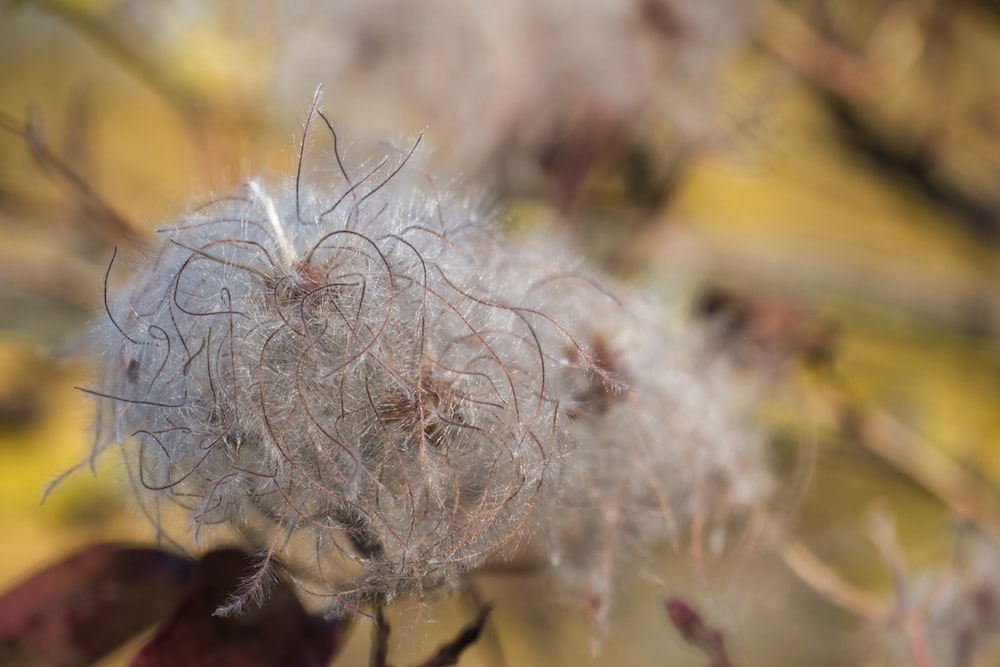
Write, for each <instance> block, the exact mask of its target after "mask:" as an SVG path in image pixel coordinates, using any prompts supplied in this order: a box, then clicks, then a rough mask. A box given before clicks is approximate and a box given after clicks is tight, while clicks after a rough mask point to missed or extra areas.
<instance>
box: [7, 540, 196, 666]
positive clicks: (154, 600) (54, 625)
mask: <svg viewBox="0 0 1000 667" xmlns="http://www.w3.org/2000/svg"><path fill="white" fill-rule="evenodd" d="M193 574H194V564H193V563H191V562H190V561H188V560H186V559H184V558H181V557H179V556H174V555H171V554H168V553H165V552H163V551H159V550H157V549H148V548H132V547H124V546H120V545H110V544H102V545H97V546H92V547H89V548H87V549H84V550H83V551H80V552H78V553H76V554H74V555H73V556H70V557H69V558H67V559H65V560H63V561H61V562H59V563H56V564H55V565H52V566H50V567H48V568H46V569H45V570H42V571H41V572H39V573H38V574H36V575H34V576H33V577H31V578H29V579H28V580H27V581H25V582H24V583H22V584H20V585H19V586H17V587H15V588H13V589H11V590H9V591H7V592H6V593H4V594H3V595H0V664H2V665H16V666H19V667H21V666H25V667H26V666H33V665H39V666H42V665H44V666H45V667H76V666H80V667H82V666H83V665H89V664H91V663H92V662H94V661H96V660H98V659H99V658H101V657H102V656H103V655H105V654H107V653H108V652H110V651H111V650H112V649H114V648H115V647H117V646H118V645H120V644H122V643H123V642H125V641H126V640H127V639H129V638H130V637H132V636H133V635H135V634H137V633H138V632H139V631H140V630H142V629H143V628H145V627H147V626H149V625H152V624H153V623H155V622H156V621H158V620H160V619H163V618H165V617H167V615H169V613H170V611H171V609H173V608H174V606H175V605H176V604H177V602H178V600H180V598H181V596H182V595H183V593H184V590H185V588H186V584H187V582H188V581H189V580H190V579H191V578H192V577H193Z"/></svg>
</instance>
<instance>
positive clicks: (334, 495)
mask: <svg viewBox="0 0 1000 667" xmlns="http://www.w3.org/2000/svg"><path fill="white" fill-rule="evenodd" d="M320 121H322V122H323V123H324V124H325V127H326V129H327V130H328V131H329V135H328V136H329V138H330V139H331V140H332V141H331V143H332V152H333V158H332V159H331V160H330V161H331V162H333V163H335V164H336V172H335V176H336V179H337V180H338V181H339V184H331V183H330V177H329V174H328V173H325V172H323V171H322V170H321V169H316V170H313V169H309V168H307V166H306V164H305V161H304V159H303V158H304V155H305V153H306V152H307V151H306V146H307V143H308V140H309V139H310V133H309V126H310V124H316V123H319V122H320ZM337 141H338V140H337V135H336V133H335V132H334V131H333V128H332V126H331V125H330V124H329V122H328V121H327V119H326V117H325V116H324V115H323V114H322V112H320V111H318V110H317V109H316V107H315V105H314V107H313V110H312V111H311V112H310V115H309V120H308V121H307V125H306V131H305V133H304V135H303V140H302V144H301V146H300V160H299V165H298V170H297V173H296V178H295V180H294V182H293V183H291V184H290V185H288V186H287V187H285V188H284V189H277V190H275V189H269V188H266V187H265V186H263V185H261V184H260V183H258V182H251V183H249V184H248V185H247V186H246V187H245V188H244V189H243V191H241V192H240V193H238V194H237V195H236V196H233V197H229V198H221V199H216V200H213V201H211V202H210V203H208V204H206V205H204V206H202V207H200V208H198V209H197V210H196V211H194V212H193V213H191V214H190V215H188V216H185V217H184V218H183V219H182V220H180V221H178V222H177V223H174V224H172V225H170V226H167V227H164V228H162V229H161V230H160V235H161V237H162V238H163V241H162V243H161V245H160V246H159V248H157V249H156V250H155V251H154V252H153V254H152V255H151V257H150V258H149V259H148V260H145V264H144V266H142V267H141V268H140V269H139V270H138V271H137V272H136V273H135V274H134V275H132V276H130V277H128V278H127V279H125V280H122V279H120V276H119V274H120V271H119V268H118V263H117V262H116V261H114V260H113V261H112V265H111V266H110V267H109V269H108V276H107V280H106V283H107V284H106V291H105V304H106V310H107V317H106V318H105V321H104V322H103V323H102V324H101V325H100V326H99V327H98V328H97V330H96V335H95V339H96V340H97V341H98V344H99V346H100V347H101V348H102V354H103V359H104V365H103V368H104V373H103V377H102V380H101V383H100V385H99V386H97V387H95V388H91V389H88V391H89V392H90V393H92V394H94V395H95V396H98V397H100V398H101V399H103V400H102V402H101V405H102V410H101V418H100V420H99V424H100V429H101V432H100V434H99V437H98V448H99V449H103V448H105V447H107V446H109V445H111V444H113V443H121V444H122V446H123V451H124V453H125V460H126V462H127V467H128V470H129V475H130V477H131V480H132V483H133V486H134V487H135V489H136V492H137V495H138V497H139V499H140V501H141V502H142V504H143V506H144V507H145V509H146V511H147V513H148V514H149V515H150V516H151V517H153V519H154V521H156V522H157V525H158V527H160V528H164V529H166V522H165V521H164V520H163V519H162V518H161V517H162V516H163V515H164V510H165V509H166V507H167V506H170V505H178V506H180V507H181V508H182V509H183V511H184V512H185V513H186V516H187V518H188V520H189V522H190V530H191V532H192V533H193V536H194V539H195V541H199V540H200V539H201V538H203V537H206V536H208V535H209V534H210V533H213V532H215V529H216V528H218V527H221V528H222V529H223V531H224V530H228V529H232V528H236V529H237V530H239V531H240V532H241V533H242V534H243V535H244V536H245V538H246V539H247V540H248V541H249V543H250V545H251V546H252V547H253V548H255V549H258V550H259V552H260V562H259V568H258V573H257V574H256V575H255V576H253V577H250V578H249V579H248V580H247V581H246V582H245V586H244V587H243V589H242V590H241V591H239V592H238V593H237V594H236V595H235V596H234V598H233V600H232V601H231V604H229V605H227V606H226V607H225V608H224V609H223V611H236V610H239V609H240V608H241V606H242V605H243V603H244V602H246V601H247V600H250V599H256V598H258V597H259V596H261V595H263V594H264V593H266V590H267V586H268V581H270V580H271V579H272V578H273V576H274V575H275V572H276V571H279V570H280V571H284V572H287V573H288V574H290V575H291V576H292V577H293V578H295V580H296V581H297V583H298V584H299V586H300V588H301V589H302V590H303V592H305V593H308V594H312V595H316V596H319V597H320V598H322V601H323V604H324V606H325V607H326V608H327V610H328V611H330V612H331V613H334V614H344V613H352V612H355V611H357V610H358V609H359V608H360V607H362V606H363V605H365V604H366V603H368V602H375V603H382V602H384V601H386V600H389V599H391V598H393V597H395V596H397V595H400V594H416V595H422V594H423V593H424V592H426V591H429V590H432V589H435V588H437V587H439V586H442V585H452V586H454V585H458V584H459V583H460V582H461V580H462V577H463V575H464V574H466V573H467V572H469V571H472V570H474V569H477V568H479V567H482V566H485V565H489V564H491V563H493V562H496V561H497V560H498V559H501V558H503V557H506V556H508V555H510V554H512V553H513V552H514V551H515V550H517V549H518V548H522V547H523V546H524V545H525V543H526V542H527V541H528V540H529V539H533V541H534V544H536V545H538V544H540V545H542V548H543V550H544V553H545V555H546V556H547V557H549V559H550V560H553V561H557V562H558V561H560V560H561V557H562V555H563V554H565V553H567V552H570V551H571V552H573V553H575V554H578V555H575V556H574V557H573V559H572V561H573V562H574V563H575V564H577V565H579V566H582V567H584V568H585V569H586V570H587V571H588V572H589V573H590V574H589V576H588V577H586V578H585V579H586V581H587V582H588V587H589V589H590V590H589V592H590V594H591V595H592V596H593V598H594V599H596V600H597V602H598V604H597V609H598V611H599V612H600V615H603V613H604V611H606V608H607V601H608V600H609V599H610V597H611V588H612V582H613V578H614V576H615V570H616V568H614V567H612V565H613V564H614V562H615V561H617V559H618V555H619V554H621V553H624V552H630V553H632V554H633V555H634V554H636V553H640V552H642V545H645V544H648V543H649V542H651V541H662V540H664V539H667V538H670V537H673V538H676V537H677V535H678V532H679V531H678V526H679V525H680V524H681V522H684V523H685V524H686V523H687V522H689V521H691V522H697V524H698V525H699V526H701V525H702V524H703V523H705V522H707V521H710V520H712V519H713V518H718V517H720V516H725V515H726V514H728V512H729V511H730V510H732V509H734V508H737V509H745V508H747V507H749V506H751V505H753V504H755V503H757V502H758V501H759V500H760V499H761V498H762V497H763V496H764V495H765V494H766V490H767V486H768V485H767V479H766V474H765V473H764V471H763V467H762V464H761V462H760V456H759V455H760V448H759V442H758V440H757V438H756V437H755V435H754V433H753V431H752V430H749V429H747V428H746V427H745V423H744V422H743V420H742V419H741V418H740V415H739V413H738V411H737V410H736V409H735V401H734V399H733V397H732V396H731V389H730V388H729V387H728V385H727V383H726V380H725V372H724V371H725V366H724V364H722V365H720V364H717V363H714V362H712V361H711V360H710V359H708V358H707V357H706V356H705V355H706V354H707V352H705V351H704V350H702V351H699V346H698V345H697V343H696V342H695V340H694V339H693V338H691V336H690V335H688V334H686V333H684V332H683V331H682V330H679V329H678V326H677V324H676V322H673V323H672V322H671V320H670V318H669V317H667V316H666V315H665V314H664V313H661V312H659V311H657V310H656V309H655V308H653V307H652V306H651V305H650V304H649V303H646V302H645V301H644V300H642V299H640V298H637V297H632V296H628V295H627V294H626V293H624V292H621V294H620V295H618V296H616V295H615V292H616V291H619V290H616V289H614V288H612V287H610V286H606V285H602V284H601V283H600V282H599V281H598V280H597V279H596V278H595V277H593V276H591V275H589V274H588V273H587V272H585V271H583V270H581V269H579V267H578V266H575V265H578V264H579V260H577V259H574V258H573V257H572V256H571V255H569V254H568V253H567V252H566V251H565V250H564V249H562V248H560V247H558V245H557V244H556V243H555V242H554V241H553V240H548V241H544V240H535V241H534V242H533V243H531V244H528V243H522V244H516V243H512V242H506V241H504V240H502V239H501V238H500V237H499V235H498V233H497V231H496V230H495V229H494V228H493V226H492V225H491V224H490V223H489V221H485V220H481V219H480V216H479V215H478V212H477V211H476V209H475V207H473V206H471V205H469V204H468V203H467V202H465V201H463V200H459V199H457V198H455V197H454V196H451V195H449V194H448V193H447V192H446V193H443V194H441V193H438V191H437V189H436V188H434V187H428V186H421V185H420V183H419V182H417V181H414V176H419V170H416V169H414V168H413V167H414V165H411V164H408V163H409V162H410V161H411V160H413V159H414V157H413V156H414V152H415V150H416V148H417V144H419V139H418V141H417V142H416V143H415V144H414V145H413V146H412V147H411V148H410V149H409V150H408V151H406V152H398V153H392V154H390V155H388V156H386V157H384V158H382V159H381V160H378V161H377V162H374V163H371V164H368V165H363V166H361V167H353V166H352V167H348V166H347V165H346V164H345V162H344V161H343V160H342V157H341V152H340V149H339V146H338V143H337ZM310 152H311V151H310ZM313 172H315V173H313ZM414 172H417V173H416V174H415V173H414ZM119 283H120V284H119ZM165 503H166V504H165ZM584 534H586V535H588V536H589V538H590V539H589V541H590V543H591V544H592V548H582V549H581V548H579V547H580V545H579V544H577V541H578V540H579V539H580V537H581V535H584ZM541 536H544V537H541ZM595 538H596V539H595ZM609 554H612V555H613V557H611V558H609ZM574 571H575V570H574Z"/></svg>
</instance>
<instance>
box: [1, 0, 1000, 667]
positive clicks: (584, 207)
mask: <svg viewBox="0 0 1000 667" xmlns="http://www.w3.org/2000/svg"><path fill="white" fill-rule="evenodd" d="M0 70H2V74H0V233H2V243H0V529H2V531H3V539H2V540H0V588H6V587H7V586H9V585H11V584H13V583H14V582H16V581H18V580H19V579H20V578H22V577H23V576H24V575H25V574H26V573H28V572H31V571H34V570H35V569H37V568H38V567H40V566H41V565H43V564H45V563H47V562H51V561H52V560H53V559H55V558H57V557H60V556H62V555H65V554H67V553H69V552H70V551H72V550H73V549H74V548H78V547H79V546H81V545H84V544H88V543H92V542H97V541H110V540H128V541H143V540H149V539H150V537H151V536H150V531H149V529H148V527H146V526H145V524H144V523H143V522H142V521H139V520H137V519H136V518H135V517H134V516H133V514H132V512H131V508H130V507H129V506H128V503H127V502H126V501H125V500H123V499H122V496H121V495H120V494H119V493H118V490H117V489H116V488H115V483H114V479H115V474H114V470H113V468H114V462H113V461H110V460H109V461H97V462H96V463H94V464H93V465H91V462H89V461H88V460H87V457H88V452H89V448H90V445H91V426H90V419H91V407H92V406H91V405H90V404H89V403H88V401H87V400H86V397H85V396H84V395H83V394H82V393H81V392H79V391H77V390H76V389H74V387H75V386H86V384H87V382H88V380H87V374H88V372H89V369H88V368H87V364H86V360H85V359H82V358H81V356H80V355H79V351H80V350H81V347H82V342H81V339H82V337H83V336H85V334H86V331H87V326H88V322H89V321H90V320H91V318H92V317H93V316H95V315H96V314H98V313H100V311H101V309H102V305H101V286H102V280H103V275H104V271H105V269H106V268H107V265H108V262H109V260H110V257H111V253H112V249H113V247H115V246H136V245H139V244H141V243H143V242H144V240H147V239H149V238H151V232H152V230H153V229H155V228H156V227H157V226H158V225H160V224H162V223H165V222H167V221H169V220H171V219H172V218H174V217H175V216H177V215H178V214H180V213H182V212H183V211H185V210H186V209H188V208H189V207H190V206H191V205H193V204H196V203H200V202H203V201H205V200H206V199H207V198H208V197H209V196H211V195H213V194H217V195H225V194H227V193H229V192H231V191H233V190H234V189H235V188H236V187H238V186H239V185H240V184H241V183H242V182H244V181H245V180H247V179H248V178H251V177H255V178H262V179H264V180H275V181H279V180H281V179H284V178H285V177H287V176H288V175H289V174H291V173H292V171H293V170H294V168H295V163H296V158H297V151H298V141H299V139H300V136H301V128H302V124H303V122H304V119H305V117H306V113H307V111H308V108H309V104H310V102H311V100H312V97H313V94H314V91H315V89H316V87H317V86H318V85H319V84H323V86H324V88H323V97H322V103H321V106H322V108H323V110H324V111H325V113H326V114H327V116H328V117H329V118H330V120H331V121H332V123H333V125H334V127H335V128H336V129H337V132H338V136H339V139H340V142H341V147H342V150H343V152H344V154H345V156H347V158H348V159H350V158H351V156H354V159H362V158H364V157H367V156H368V155H370V154H371V151H372V150H378V145H379V142H380V141H382V140H391V141H394V142H400V143H403V144H405V143H407V142H411V141H412V140H413V138H414V137H416V135H417V134H418V133H420V132H423V133H424V140H423V141H424V144H423V146H426V147H429V149H426V150H427V153H428V154H429V156H430V157H429V164H430V165H431V167H430V169H431V170H433V173H434V178H435V180H436V182H437V183H439V184H442V185H443V186H447V187H457V188H462V189H466V190H468V191H470V192H472V193H474V194H475V195H476V196H479V197H481V198H483V199H484V200H486V201H488V202H490V205H491V206H493V207H494V208H495V210H496V211H497V212H498V216H499V218H500V220H501V221H502V222H503V224H504V226H505V228H506V229H507V230H508V232H509V233H511V234H517V233H518V232H519V230H521V229H523V228H527V227H533V226H538V225H551V226H554V227H557V228H559V229H560V231H562V232H568V233H569V234H571V235H572V236H571V237H572V238H574V239H575V240H576V241H577V242H578V244H579V245H580V247H581V248H583V249H584V251H585V252H586V253H587V255H588V258H589V260H590V261H591V263H592V264H593V265H594V266H595V267H598V268H599V269H600V270H603V271H606V272H607V273H609V274H612V275H614V276H617V277H618V278H620V279H622V280H624V281H628V282H630V283H633V284H635V285H637V286H641V287H643V288H646V289H651V290H653V291H655V292H657V293H658V294H660V295H661V296H662V298H663V299H664V301H665V302H666V303H668V304H669V306H670V307H672V308H674V309H675V310H676V311H677V312H678V313H679V316H681V317H685V318H688V319H691V320H692V322H695V323H696V325H697V326H704V327H705V335H706V336H710V337H712V340H713V344H717V345H719V346H720V347H721V348H723V349H725V350H726V351H727V353H729V354H732V355H733V356H734V358H735V359H736V360H737V361H738V364H739V366H740V369H741V375H742V376H744V377H741V378H740V380H741V381H744V380H745V382H746V384H747V387H748V391H752V392H754V393H755V396H757V401H758V402H759V404H760V408H759V411H758V412H759V415H758V417H759V420H760V423H761V425H762V428H763V429H764V431H765V433H766V434H767V436H768V440H769V442H770V465H771V466H773V468H774V470H775V475H776V478H777V479H778V481H779V484H778V492H777V494H776V497H775V500H774V503H773V505H774V506H773V507H772V508H770V512H769V514H770V518H769V519H768V522H767V527H766V529H765V530H764V531H763V533H764V535H763V537H759V539H757V540H756V542H755V543H754V544H753V545H751V546H750V547H747V548H742V549H741V548H737V549H735V550H730V555H729V556H727V557H725V558H714V557H712V556H711V555H709V556H705V555H700V554H692V553H689V552H688V551H686V550H682V551H681V552H680V553H678V552H676V551H671V550H669V549H667V550H665V554H664V556H663V558H662V568H660V569H659V570H658V571H657V572H656V575H657V577H658V579H657V581H656V582H655V583H654V584H650V582H649V581H646V580H640V579H638V578H636V580H635V581H629V580H627V579H626V580H624V581H623V583H622V590H621V592H620V595H619V598H618V599H617V601H616V603H615V606H614V608H613V610H612V617H611V620H610V621H609V627H608V628H607V631H606V634H605V636H604V639H603V641H602V644H601V648H600V650H599V651H598V653H597V654H596V656H595V655H594V654H593V653H592V642H591V639H590V634H591V629H592V628H591V626H590V625H589V622H588V619H587V615H586V613H585V611H584V610H583V609H581V608H580V604H579V601H578V600H573V599H570V598H567V599H563V598H562V597H560V595H559V592H558V590H556V589H553V591H552V594H551V595H545V596H539V595H538V594H537V591H538V590H547V589H545V588H544V587H545V586H546V585H547V584H546V583H545V582H543V581H541V578H542V575H540V574H539V573H532V572H527V573H525V572H521V573H509V572H507V573H490V574H486V575H483V576H482V577H480V579H479V580H478V581H477V583H476V587H477V590H478V595H479V596H480V597H481V598H483V599H493V600H495V601H496V602H497V606H496V611H495V613H494V617H493V619H492V620H491V628H492V632H491V634H490V636H489V637H487V638H486V639H484V640H482V641H480V642H479V643H478V644H477V645H476V646H475V647H474V648H473V649H471V650H470V651H469V653H468V654H467V655H466V656H464V657H463V662H462V663H461V664H467V665H475V664H482V665H496V664H503V662H501V658H500V656H501V655H502V656H503V661H505V662H506V664H508V665H529V664H587V663H590V662H593V663H594V664H609V665H610V664H633V665H661V664H677V665H681V664H684V665H686V664H690V665H703V664H707V658H706V656H705V655H704V654H703V653H701V652H699V650H698V649H697V648H695V647H692V646H689V645H686V644H685V643H684V642H683V641H682V640H681V639H680V637H679V636H676V635H677V633H676V632H675V631H673V630H672V629H671V628H670V626H669V624H668V622H667V620H666V616H665V614H664V612H663V608H662V605H661V601H662V599H663V598H664V597H665V596H666V595H668V594H674V595H683V596H686V599H689V600H691V601H693V602H695V603H696V604H697V605H698V607H699V609H700V610H701V611H702V612H703V613H704V615H705V617H706V619H708V620H709V622H710V623H711V624H713V625H715V626H717V627H719V628H720V629H721V630H722V631H723V633H724V635H725V637H726V641H727V644H728V647H729V652H730V657H731V658H732V662H733V664H734V665H765V664H788V665H791V664H809V665H883V664H886V665H907V664H914V665H935V664H936V665H987V664H996V662H997V661H1000V640H998V637H1000V550H998V548H997V544H996V540H997V539H1000V503H998V495H997V490H998V485H1000V449H998V447H1000V290H998V286H1000V189H998V187H997V185H996V184H997V183H998V182H1000V77H998V75H997V73H998V72H1000V3H998V2H996V0H963V1H959V0H808V1H805V0H803V1H793V0H756V1H750V0H699V1H695V0H583V1H575V2H574V1H571V0H535V1H534V2H529V1H528V0H511V1H509V2H506V3H486V2H466V3H454V2H448V1H446V0H418V1H410V2H407V1H405V0H367V1H362V0H339V1H336V2H326V3H324V2H318V1H306V2H278V1H272V2H265V1H263V0H261V1H258V2H227V1H222V2H216V3H201V2H194V1H192V0H155V1H154V0H147V1H140V0H132V1H129V0H93V1H89V2H88V1H87V0H34V1H31V0H19V1H17V0H14V1H8V2H4V3H2V4H0ZM452 184H455V185H454V186H453V185H452ZM109 458H110V457H109ZM81 461H83V462H84V465H83V467H82V468H81V469H80V470H78V471H77V472H76V473H74V474H73V475H71V476H69V477H68V478H67V479H65V480H64V481H62V482H61V483H60V484H59V485H58V486H57V487H56V488H55V490H54V491H53V492H52V493H51V494H50V495H49V496H48V498H47V499H46V501H45V503H44V504H40V502H39V499H40V497H41V495H42V492H43V490H44V489H45V488H46V487H47V485H48V484H49V483H50V482H51V481H53V480H54V479H56V478H57V477H58V476H59V475H60V474H61V473H63V472H64V471H66V470H68V469H69V468H71V467H72V466H74V465H76V464H78V463H80V462H81ZM92 468H95V469H97V470H98V472H99V473H101V474H97V475H95V474H93V473H92V472H91V469H92ZM539 587H543V588H542V589H540V588H539ZM526 596H527V598H526ZM540 598H544V600H541V599H540ZM474 609H475V605H474V604H471V603H470V602H469V600H468V599H467V596H466V597H463V596H458V597H457V598H454V599H452V600H450V601H442V602H440V603H436V604H435V605H434V606H433V607H432V612H433V613H432V614H431V615H432V617H433V618H435V619H436V620H437V621H438V622H435V623H433V624H426V623H422V624H414V623H410V624H408V623H407V621H406V619H408V618H411V617H412V614H411V612H412V610H411V609H408V608H407V606H406V604H405V603H404V604H402V605H400V606H399V608H398V609H395V610H393V615H394V616H395V617H397V618H398V619H400V620H399V623H398V624H397V625H398V626H400V628H401V629H400V630H399V632H398V636H397V637H396V639H394V641H397V642H399V644H398V648H395V649H394V651H396V653H395V656H396V658H395V660H396V661H397V662H404V661H405V660H404V658H403V656H406V655H410V654H411V653H412V654H413V655H422V654H423V653H425V652H426V647H432V646H434V645H436V644H437V643H438V642H440V641H441V640H442V639H443V638H447V637H450V636H452V635H453V634H454V632H455V631H457V628H458V627H460V625H461V624H462V623H464V622H465V620H467V619H468V618H470V617H471V616H472V615H473V613H474ZM367 650H368V649H367V632H366V631H365V629H364V627H362V628H359V629H357V630H356V631H355V633H354V634H353V636H352V638H351V641H350V645H349V646H348V654H347V655H345V656H343V657H342V658H341V661H339V662H338V663H337V664H365V660H366V655H367ZM128 651H129V649H128V648H126V649H123V650H122V651H121V652H120V653H119V654H117V655H116V656H113V657H112V658H110V659H109V660H108V661H107V664H108V665H115V664H123V661H124V660H126V657H127V655H128Z"/></svg>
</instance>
